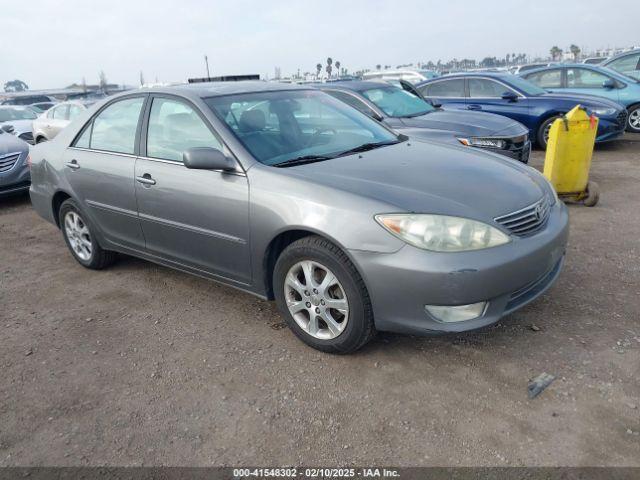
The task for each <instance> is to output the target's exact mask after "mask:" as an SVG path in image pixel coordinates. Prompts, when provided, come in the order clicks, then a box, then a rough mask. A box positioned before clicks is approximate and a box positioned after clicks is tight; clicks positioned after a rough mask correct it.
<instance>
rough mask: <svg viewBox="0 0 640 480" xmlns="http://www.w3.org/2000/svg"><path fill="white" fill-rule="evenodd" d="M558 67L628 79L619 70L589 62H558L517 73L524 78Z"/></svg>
mask: <svg viewBox="0 0 640 480" xmlns="http://www.w3.org/2000/svg"><path fill="white" fill-rule="evenodd" d="M559 68H582V69H584V70H593V71H594V72H604V73H606V74H607V75H611V76H612V77H616V78H618V79H626V80H627V81H628V80H629V79H628V78H627V77H626V76H625V75H622V74H621V73H620V72H617V71H615V70H613V69H611V68H607V67H603V66H602V64H598V65H591V64H589V63H559V64H556V65H549V66H548V67H541V68H536V69H534V70H527V71H526V72H522V73H521V74H520V73H519V74H518V75H519V76H521V77H523V78H526V77H527V76H529V75H532V74H534V73H538V72H545V71H548V70H557V69H559Z"/></svg>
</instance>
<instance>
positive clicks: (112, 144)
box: [31, 82, 568, 353]
mask: <svg viewBox="0 0 640 480" xmlns="http://www.w3.org/2000/svg"><path fill="white" fill-rule="evenodd" d="M31 158H32V170H31V177H32V184H31V199H32V202H33V205H34V207H35V209H36V210H37V211H38V213H39V214H40V215H41V216H42V217H44V218H45V219H46V220H48V221H50V222H52V223H54V224H55V225H57V226H58V227H59V228H60V229H61V230H62V235H63V237H64V241H65V242H66V244H67V246H68V247H69V250H70V252H71V254H72V255H73V256H74V257H75V259H76V260H77V261H78V262H79V263H80V264H81V265H83V266H85V267H87V268H92V269H101V268H105V267H107V266H108V265H109V264H111V263H112V262H113V261H114V259H115V256H116V253H117V252H119V253H124V254H128V255H134V256H136V257H141V258H144V259H147V260H149V261H152V262H156V263H160V264H162V265H167V266H170V267H173V268H176V269H179V270H182V271H185V272H189V273H192V274H195V275H200V276H203V277H207V278H211V279H213V280H217V281H219V282H223V283H225V284H228V285H231V286H233V287H236V288H239V289H242V290H245V291H247V292H250V293H252V294H255V295H257V296H259V297H262V298H267V299H272V300H275V301H276V302H277V305H278V307H279V309H280V311H281V312H282V315H283V316H284V318H285V319H286V321H287V323H288V325H289V326H290V327H291V330H293V332H294V333H295V334H296V335H297V336H298V337H300V339H301V340H303V341H304V342H305V343H307V344H309V345H310V346H312V347H314V348H317V349H319V350H322V351H326V352H339V353H346V352H353V351H355V350H357V349H358V348H360V347H362V346H363V345H364V344H365V343H367V341H369V340H370V339H371V338H372V337H373V335H374V334H375V332H376V331H378V330H386V331H397V332H408V333H413V334H428V333H431V334H433V333H442V332H461V331H465V330H471V329H476V328H480V327H483V326H486V325H489V324H491V323H494V322H496V321H497V320H498V319H500V318H501V317H502V316H504V315H506V314H508V313H510V312H513V311H514V310H516V309H518V308H519V307H522V306H523V305H525V304H526V303H528V302H530V301H531V300H533V299H534V298H536V297H537V296H539V295H540V294H542V293H543V292H544V291H545V290H547V289H548V288H549V287H550V286H551V285H552V284H553V282H554V281H555V279H556V278H557V277H558V274H559V272H560V269H561V267H562V263H563V259H564V254H565V246H566V242H567V232H568V217H567V211H566V208H565V206H564V205H563V204H562V202H559V201H558V199H557V197H556V195H555V193H554V190H553V188H552V187H551V186H550V185H549V183H548V182H547V181H546V180H545V179H544V177H543V176H542V175H540V174H539V173H538V172H536V171H535V170H534V169H532V168H530V167H527V166H526V165H521V164H517V163H516V162H512V161H510V160H508V159H504V158H503V157H500V156H498V155H495V154H492V153H489V152H483V151H476V150H470V149H468V148H465V147H456V146H445V145H442V144H436V143H428V142H425V141H419V140H417V139H410V138H407V137H406V136H403V135H398V134H397V133H395V132H393V131H392V130H390V129H388V128H387V127H385V126H383V125H381V124H379V123H377V122H376V121H375V120H372V119H371V118H369V117H367V116H366V115H364V114H362V113H360V112H359V111H358V110H356V109H354V108H352V107H350V106H348V105H346V104H344V103H342V102H340V101H338V100H336V99H334V98H332V97H331V96H329V95H327V94H326V93H323V92H320V91H318V90H315V89H314V90H311V89H308V88H304V87H300V86H292V85H281V84H275V83H271V84H270V83H263V82H237V83H217V84H199V85H185V86H180V87H171V88H164V89H150V90H138V91H134V92H128V93H125V94H122V95H119V96H115V97H111V98H109V99H107V100H106V101H104V102H102V103H101V104H99V105H96V106H94V107H93V108H92V109H90V110H89V111H87V112H85V113H83V114H81V115H80V116H79V117H78V118H77V119H76V120H74V122H73V123H72V124H71V125H70V126H69V127H68V128H66V129H65V130H63V131H62V132H61V133H60V135H58V136H57V137H56V138H55V140H54V141H52V142H47V143H45V144H42V145H38V146H36V147H35V148H34V149H33V152H32V153H31Z"/></svg>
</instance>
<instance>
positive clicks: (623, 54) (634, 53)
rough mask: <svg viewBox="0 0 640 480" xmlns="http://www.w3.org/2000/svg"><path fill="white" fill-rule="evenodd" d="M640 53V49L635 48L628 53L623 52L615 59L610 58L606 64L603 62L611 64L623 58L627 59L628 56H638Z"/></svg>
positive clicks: (615, 56)
mask: <svg viewBox="0 0 640 480" xmlns="http://www.w3.org/2000/svg"><path fill="white" fill-rule="evenodd" d="M638 53H640V48H634V49H633V50H629V51H628V52H622V53H619V54H617V55H614V56H613V57H609V58H607V59H606V60H605V61H604V62H602V64H607V63H611V62H612V61H614V60H617V59H619V58H622V57H626V56H627V55H636V54H638Z"/></svg>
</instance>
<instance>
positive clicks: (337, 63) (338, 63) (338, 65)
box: [336, 60, 340, 76]
mask: <svg viewBox="0 0 640 480" xmlns="http://www.w3.org/2000/svg"><path fill="white" fill-rule="evenodd" d="M336 72H338V76H340V60H336Z"/></svg>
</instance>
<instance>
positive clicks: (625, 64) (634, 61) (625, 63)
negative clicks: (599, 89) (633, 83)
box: [607, 53, 640, 79]
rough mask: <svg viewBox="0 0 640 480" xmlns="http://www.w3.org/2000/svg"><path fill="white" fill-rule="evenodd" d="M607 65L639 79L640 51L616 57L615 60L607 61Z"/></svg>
mask: <svg viewBox="0 0 640 480" xmlns="http://www.w3.org/2000/svg"><path fill="white" fill-rule="evenodd" d="M607 67H608V68H612V69H614V70H617V71H618V72H621V73H624V74H625V75H627V76H630V77H633V78H635V79H640V53H636V54H634V55H627V56H626V57H621V58H618V59H617V60H614V61H613V62H611V63H608V64H607Z"/></svg>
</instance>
